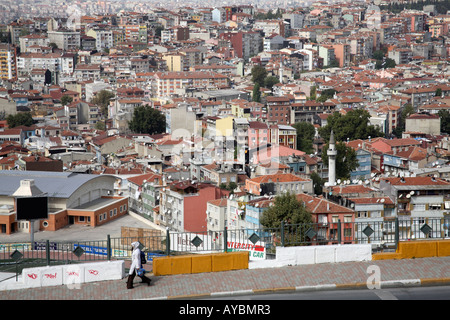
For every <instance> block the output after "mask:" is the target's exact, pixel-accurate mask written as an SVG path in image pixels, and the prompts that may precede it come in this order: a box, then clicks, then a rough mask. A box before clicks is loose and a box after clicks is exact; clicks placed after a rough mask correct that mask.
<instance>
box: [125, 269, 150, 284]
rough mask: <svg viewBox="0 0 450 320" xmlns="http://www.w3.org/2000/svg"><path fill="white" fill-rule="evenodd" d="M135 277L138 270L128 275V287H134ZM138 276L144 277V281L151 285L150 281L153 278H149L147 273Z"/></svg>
mask: <svg viewBox="0 0 450 320" xmlns="http://www.w3.org/2000/svg"><path fill="white" fill-rule="evenodd" d="M134 277H136V270H134V271H133V274H129V275H128V280H127V289H133V280H134ZM138 277H139V278H141V279H142V282H143V283H147V284H148V285H150V281H151V280H150V279H149V278H147V277H146V276H145V275H142V276H139V275H138Z"/></svg>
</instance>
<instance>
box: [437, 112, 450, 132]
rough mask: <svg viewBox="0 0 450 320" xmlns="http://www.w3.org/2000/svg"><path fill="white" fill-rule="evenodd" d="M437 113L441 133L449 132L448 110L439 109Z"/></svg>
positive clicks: (449, 118)
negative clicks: (439, 119)
mask: <svg viewBox="0 0 450 320" xmlns="http://www.w3.org/2000/svg"><path fill="white" fill-rule="evenodd" d="M438 115H439V117H440V118H441V133H447V134H450V112H448V110H439V112H438Z"/></svg>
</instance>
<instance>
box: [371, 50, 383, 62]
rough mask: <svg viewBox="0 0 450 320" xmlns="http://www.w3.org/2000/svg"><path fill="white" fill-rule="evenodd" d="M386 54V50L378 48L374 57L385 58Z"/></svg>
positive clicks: (376, 58)
mask: <svg viewBox="0 0 450 320" xmlns="http://www.w3.org/2000/svg"><path fill="white" fill-rule="evenodd" d="M384 56H385V52H384V50H376V51H374V53H373V55H372V58H374V59H375V60H383V58H384Z"/></svg>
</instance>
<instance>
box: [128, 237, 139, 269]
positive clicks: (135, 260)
mask: <svg viewBox="0 0 450 320" xmlns="http://www.w3.org/2000/svg"><path fill="white" fill-rule="evenodd" d="M131 246H132V247H133V252H132V253H131V266H130V271H129V273H128V274H130V275H131V274H133V272H135V271H136V274H137V272H138V270H139V269H140V268H141V267H142V263H141V250H140V249H139V242H133V243H131Z"/></svg>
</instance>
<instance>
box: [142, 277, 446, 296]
mask: <svg viewBox="0 0 450 320" xmlns="http://www.w3.org/2000/svg"><path fill="white" fill-rule="evenodd" d="M449 284H450V278H440V279H435V278H426V279H404V280H386V281H381V282H380V283H379V286H380V287H379V288H374V289H369V288H368V287H367V283H365V282H364V283H344V284H322V285H317V286H298V287H281V288H271V289H249V290H239V291H223V292H212V293H205V294H192V295H181V296H164V297H156V298H149V299H142V300H183V299H208V298H219V297H230V296H242V295H258V294H269V293H281V292H308V291H327V290H357V289H367V290H377V289H387V288H405V287H420V286H433V285H449Z"/></svg>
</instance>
